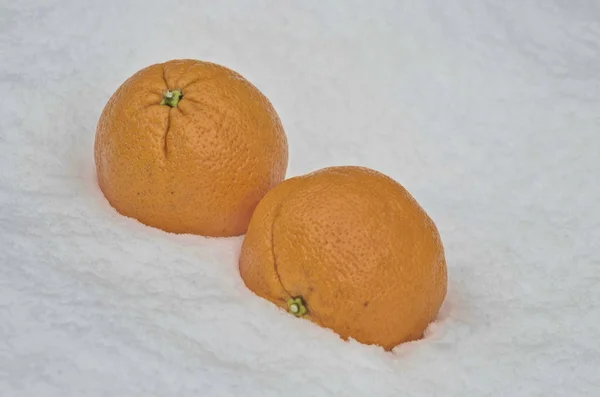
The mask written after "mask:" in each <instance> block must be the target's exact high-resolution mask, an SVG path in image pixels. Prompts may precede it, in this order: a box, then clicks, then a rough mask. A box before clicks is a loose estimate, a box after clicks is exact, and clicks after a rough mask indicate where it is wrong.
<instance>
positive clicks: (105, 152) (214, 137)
mask: <svg viewBox="0 0 600 397" xmlns="http://www.w3.org/2000/svg"><path fill="white" fill-rule="evenodd" d="M94 155H95V161H96V170H97V175H98V182H99V185H100V188H101V190H102V192H103V193H104V195H105V196H106V198H107V199H108V201H109V203H110V204H111V205H112V206H113V207H114V208H115V209H116V210H117V211H118V212H119V213H121V214H123V215H126V216H129V217H132V218H135V219H137V220H139V221H140V222H142V223H144V224H146V225H149V226H153V227H156V228H159V229H163V230H165V231H168V232H174V233H193V234H200V235H206V236H234V235H240V234H243V233H245V232H246V229H247V227H248V223H249V221H250V217H251V215H252V212H253V211H254V208H255V207H256V205H257V204H258V202H259V201H260V199H261V198H262V197H263V196H264V195H265V193H266V192H267V191H269V190H270V189H271V188H273V187H274V186H275V185H277V184H278V183H280V182H281V181H282V180H283V179H284V178H285V173H286V169H287V163H288V147H287V139H286V136H285V133H284V130H283V127H282V125H281V122H280V119H279V117H278V116H277V113H276V112H275V109H274V108H273V106H272V105H271V103H270V102H269V100H268V99H267V98H266V97H265V96H264V95H263V94H262V93H261V92H260V91H259V90H258V89H257V88H256V87H255V86H253V85H252V84H251V83H250V82H248V81H247V80H246V79H244V78H243V77H242V76H241V75H239V74H238V73H236V72H234V71H232V70H230V69H228V68H226V67H223V66H220V65H216V64H213V63H209V62H201V61H196V60H173V61H169V62H166V63H162V64H156V65H152V66H149V67H146V68H144V69H142V70H140V71H138V72H137V73H135V74H134V75H133V76H131V77H130V78H129V79H127V81H125V82H124V83H123V84H122V85H121V86H120V87H119V88H118V90H117V91H116V92H115V93H114V94H113V95H112V97H111V98H110V100H109V101H108V103H107V105H106V107H105V108H104V110H103V112H102V114H101V116H100V120H99V122H98V127H97V131H96V141H95V146H94Z"/></svg>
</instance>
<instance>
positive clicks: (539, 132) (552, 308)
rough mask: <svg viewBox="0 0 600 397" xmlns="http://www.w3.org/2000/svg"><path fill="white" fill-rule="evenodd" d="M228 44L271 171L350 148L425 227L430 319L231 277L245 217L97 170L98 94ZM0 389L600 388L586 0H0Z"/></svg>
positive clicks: (240, 392) (384, 391) (345, 391)
mask: <svg viewBox="0 0 600 397" xmlns="http://www.w3.org/2000/svg"><path fill="white" fill-rule="evenodd" d="M174 58H196V59H202V60H208V61H212V62H216V63H220V64H223V65H225V66H228V67H230V68H232V69H234V70H236V71H238V72H239V73H241V74H242V75H244V76H245V77H246V78H248V79H249V80H250V81H251V82H253V83H254V84H255V85H256V86H257V87H258V88H259V89H260V90H261V91H262V92H263V93H265V95H267V97H269V98H270V99H271V101H272V102H273V104H274V106H275V108H276V109H277V111H278V113H279V115H280V116H281V119H282V121H283V123H284V126H285V128H286V132H287V134H288V140H289V147H290V166H289V172H288V176H294V175H299V174H304V173H307V172H310V171H313V170H316V169H318V168H321V167H325V166H329V165H343V164H353V165H363V166H368V167H371V168H374V169H377V170H379V171H382V172H384V173H386V174H388V175H390V176H392V177H393V178H395V179H396V180H398V181H399V182H400V183H402V184H403V185H404V186H405V187H406V188H407V189H408V190H409V191H410V192H411V193H412V194H413V196H414V197H415V198H416V199H417V200H418V201H419V202H420V203H421V205H422V206H423V207H424V208H425V210H426V211H427V212H428V213H429V215H430V216H431V217H432V218H433V219H434V221H435V222H436V224H437V225H438V227H439V230H440V233H441V236H442V240H443V243H444V246H445V250H446V255H447V261H448V271H449V291H448V296H447V299H446V301H445V303H444V306H443V307H442V310H441V313H440V315H439V318H438V319H437V320H436V322H435V323H433V324H432V325H431V326H430V327H429V329H428V331H427V333H426V337H425V338H424V339H423V340H420V341H417V342H413V343H407V344H403V345H400V346H398V347H397V348H396V349H394V350H393V351H392V352H384V351H383V350H382V349H381V348H378V347H375V346H366V345H361V344H359V343H356V342H354V341H349V342H345V341H343V340H341V339H340V338H339V337H338V336H337V335H336V334H334V333H333V332H331V331H329V330H327V329H322V328H319V327H317V326H316V325H314V324H312V323H311V322H309V321H306V320H302V319H297V318H295V317H293V316H291V315H289V314H287V313H285V312H283V311H281V310H279V309H277V308H275V307H274V306H273V305H272V304H271V303H269V302H267V301H264V300H262V299H260V298H257V297H256V296H255V295H253V294H252V293H251V292H250V291H249V290H247V289H246V288H245V286H244V284H243V282H242V280H241V278H240V276H239V273H238V270H237V259H238V255H239V249H240V244H241V241H242V238H243V237H237V238H224V239H210V238H203V237H199V236H191V235H172V234H168V233H164V232H162V231H160V230H157V229H153V228H149V227H146V226H143V225H141V224H140V223H138V222H137V221H135V220H132V219H129V218H125V217H122V216H120V215H118V214H117V213H116V211H114V210H113V209H112V208H111V207H110V206H109V205H108V203H107V201H106V200H105V199H104V197H103V195H102V194H101V192H100V190H99V188H98V186H97V184H96V180H95V173H94V172H95V171H94V161H93V140H94V134H95V127H96V122H97V120H98V117H99V115H100V112H101V110H102V108H103V107H104V105H105V103H106V101H107V100H108V98H109V96H110V95H111V94H112V93H113V92H114V90H116V89H117V87H118V86H119V85H120V84H121V83H122V82H123V81H124V80H125V79H126V78H128V77H129V76H130V75H131V74H133V73H134V72H136V71H137V70H139V69H141V68H143V67H145V66H148V65H150V64H153V63H158V62H163V61H167V60H169V59H174ZM0 59H2V61H1V62H0V92H1V94H0V97H1V99H0V103H1V106H0V151H1V155H0V396H2V397H13V396H19V397H21V396H84V395H85V396H248V397H253V396H261V397H262V396H288V397H289V396H424V397H427V396H544V397H549V396H565V397H567V396H568V397H577V396H599V395H600V336H599V334H600V208H599V203H600V187H599V182H600V2H597V1H585V0H581V1H578V0H575V1H568V0H537V1H535V0H532V1H491V0H486V1H452V0H450V1H442V0H438V1H435V0H430V1H420V0H419V1H417V0H414V1H408V0H396V1H385V0H379V1H371V2H367V1H354V0H353V1H349V0H346V1H343V2H342V1H338V2H333V1H323V0H303V1H291V0H278V1H275V0H272V1H265V0H254V1H235V2H234V1H230V2H225V1H222V2H217V1H191V0H190V1H154V0H152V1H150V0H131V1H127V2H123V1H116V0H102V1H99V0H98V1H78V2H76V1H67V0H43V1H42V0H38V1H33V0H22V1H8V0H0Z"/></svg>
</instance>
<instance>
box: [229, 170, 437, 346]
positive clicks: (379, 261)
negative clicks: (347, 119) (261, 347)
mask: <svg viewBox="0 0 600 397" xmlns="http://www.w3.org/2000/svg"><path fill="white" fill-rule="evenodd" d="M239 270H240V274H241V276H242V278H243V280H244V283H245V284H246V286H247V287H248V288H249V289H250V290H251V291H253V292H254V293H255V294H256V295H258V296H260V297H262V298H265V299H267V300H269V301H271V302H273V303H274V304H276V305H277V306H279V307H281V308H284V309H286V310H288V311H289V312H290V313H292V314H294V315H296V316H299V317H304V318H306V319H308V320H310V321H313V322H314V323H316V324H319V325H320V326H323V327H326V328H329V329H331V330H333V331H334V332H336V333H337V334H339V335H340V336H341V337H342V338H344V339H348V338H353V339H355V340H357V341H358V342H361V343H364V344H376V345H380V346H382V347H384V348H385V349H386V350H389V349H391V348H393V347H394V346H396V345H398V344H400V343H402V342H406V341H411V340H415V339H419V338H421V337H422V336H423V332H424V330H425V329H426V328H427V326H428V324H429V323H431V322H432V321H433V320H434V319H435V317H436V316H437V313H438V311H439V308H440V306H441V305H442V302H443V301H444V299H445V296H446V288H447V274H446V262H445V257H444V250H443V246H442V243H441V240H440V236H439V233H438V230H437V228H436V226H435V224H434V223H433V221H432V220H431V219H430V218H429V216H428V215H427V214H426V213H425V211H424V210H423V209H422V208H421V207H420V206H419V204H418V203H417V202H416V201H415V199H414V198H413V197H412V196H411V195H410V194H409V193H408V192H407V191H406V189H404V188H403V187H402V186H401V185H400V184H398V183H397V182H396V181H394V180H393V179H391V178H389V177H387V176H385V175H383V174H381V173H379V172H377V171H374V170H371V169H368V168H362V167H351V166H348V167H331V168H325V169H322V170H319V171H316V172H313V173H311V174H308V175H305V176H300V177H295V178H291V179H288V180H286V181H284V182H283V183H281V184H280V185H278V186H277V187H275V188H274V189H273V190H271V191H270V192H269V193H267V195H266V196H265V197H264V199H263V200H262V201H261V202H260V203H259V205H258V207H257V208H256V211H255V213H254V215H253V217H252V219H251V221H250V226H249V228H248V232H247V234H246V236H245V239H244V242H243V244H242V251H241V257H240V262H239Z"/></svg>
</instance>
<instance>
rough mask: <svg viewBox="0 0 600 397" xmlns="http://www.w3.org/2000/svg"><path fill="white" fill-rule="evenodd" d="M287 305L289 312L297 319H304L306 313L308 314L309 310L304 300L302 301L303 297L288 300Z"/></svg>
mask: <svg viewBox="0 0 600 397" xmlns="http://www.w3.org/2000/svg"><path fill="white" fill-rule="evenodd" d="M287 305H288V311H289V312H290V313H292V314H293V315H294V316H296V317H302V316H304V315H305V314H306V313H308V310H307V309H306V305H305V303H304V300H303V299H302V297H301V296H298V297H296V298H290V299H288V300H287Z"/></svg>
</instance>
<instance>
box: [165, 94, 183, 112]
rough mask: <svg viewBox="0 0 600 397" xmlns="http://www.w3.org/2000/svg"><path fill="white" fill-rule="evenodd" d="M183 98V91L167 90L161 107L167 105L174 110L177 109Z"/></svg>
mask: <svg viewBox="0 0 600 397" xmlns="http://www.w3.org/2000/svg"><path fill="white" fill-rule="evenodd" d="M181 98H183V92H181V90H173V91H171V90H167V91H166V92H165V93H164V95H163V98H162V101H160V104H161V105H166V106H169V107H172V108H176V107H177V103H179V100H180V99H181Z"/></svg>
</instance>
